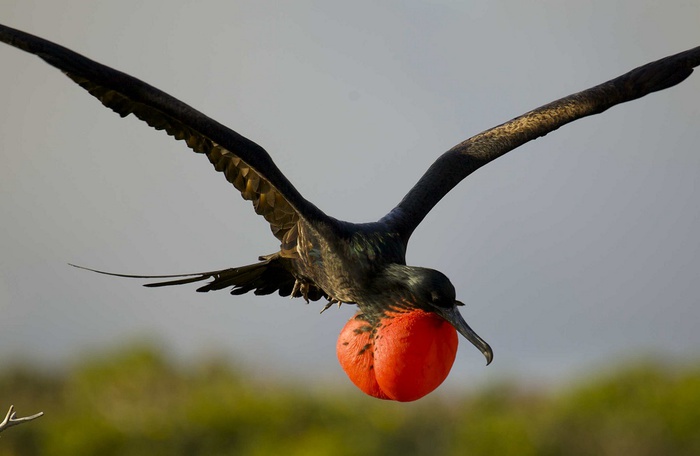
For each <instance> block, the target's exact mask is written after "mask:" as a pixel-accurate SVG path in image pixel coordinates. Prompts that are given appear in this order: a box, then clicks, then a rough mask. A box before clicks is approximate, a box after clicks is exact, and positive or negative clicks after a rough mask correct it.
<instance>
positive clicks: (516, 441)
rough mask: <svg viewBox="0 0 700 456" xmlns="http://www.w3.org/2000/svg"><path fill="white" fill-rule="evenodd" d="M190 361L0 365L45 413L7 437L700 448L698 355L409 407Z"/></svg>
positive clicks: (147, 351)
mask: <svg viewBox="0 0 700 456" xmlns="http://www.w3.org/2000/svg"><path fill="white" fill-rule="evenodd" d="M315 386H316V385H313V384H309V385H300V384H284V383H275V382H274V381H272V380H264V381H263V380H260V379H255V378H253V377H251V376H248V375H246V374H245V372H244V371H241V370H240V369H237V368H236V367H235V366H234V365H233V364H231V363H230V362H227V361H223V360H221V359H218V360H217V359H209V360H206V361H202V362H201V363H199V364H197V365H187V366H182V365H179V364H177V363H173V362H170V361H169V360H168V358H167V357H166V356H164V355H163V354H162V353H161V352H160V351H159V350H157V349H154V348H153V347H151V346H148V345H139V346H131V347H128V348H125V349H122V350H119V351H116V352H108V353H103V354H102V356H93V357H88V358H87V359H86V360H84V361H82V362H81V363H79V364H77V365H75V366H72V367H70V368H69V369H67V370H65V371H63V372H46V371H43V370H41V369H38V368H35V367H31V366H22V365H15V366H3V368H2V369H1V370H0V408H2V410H3V412H2V413H4V410H5V409H6V408H7V407H9V405H10V404H11V403H13V404H14V405H15V406H16V407H17V410H18V412H19V414H20V415H22V414H29V413H35V412H37V411H40V410H41V411H44V412H45V416H44V417H42V418H39V419H38V420H37V421H34V422H31V423H27V424H23V425H21V426H17V427H14V428H12V429H10V430H8V431H6V432H4V433H2V434H0V454H2V455H8V456H14V455H22V456H28V455H29V456H31V455H63V454H66V455H100V456H108V455H153V454H167V455H229V454H235V455H271V454H275V455H279V454H283V455H305V456H313V455H340V456H342V455H401V456H405V455H410V454H431V455H465V454H469V455H511V454H512V455H519V456H528V455H548V456H549V455H551V456H555V455H574V456H575V455H594V454H595V455H625V456H635V455H659V454H668V455H698V454H700V363H697V364H695V365H692V366H685V367H682V368H680V367H670V366H666V365H661V364H654V363H642V364H638V365H635V366H632V367H627V368H624V369H621V370H619V371H617V372H614V373H611V374H609V375H606V376H604V377H602V378H598V379H597V380H591V381H589V382H588V383H586V384H582V385H575V386H571V387H570V388H568V389H565V390H560V391H556V392H552V391H547V390H544V391H523V390H522V389H521V388H518V387H517V385H515V384H513V385H509V384H499V385H496V386H492V387H487V388H486V389H483V390H481V391H479V392H475V393H471V394H468V395H463V396H457V397H454V396H453V397H447V396H445V395H435V394H433V395H431V396H428V397H427V398H425V399H422V400H420V401H418V402H416V403H412V404H398V403H390V402H385V401H379V400H376V399H372V398H369V397H365V396H364V395H362V394H361V393H360V392H358V391H353V392H352V393H348V390H342V391H341V390H338V391H332V390H328V389H327V388H326V389H321V390H319V389H318V388H316V387H315Z"/></svg>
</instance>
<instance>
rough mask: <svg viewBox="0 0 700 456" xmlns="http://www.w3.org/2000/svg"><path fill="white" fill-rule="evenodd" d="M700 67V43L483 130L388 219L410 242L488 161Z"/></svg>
mask: <svg viewBox="0 0 700 456" xmlns="http://www.w3.org/2000/svg"><path fill="white" fill-rule="evenodd" d="M698 65H700V47H696V48H693V49H690V50H688V51H685V52H681V53H679V54H675V55H672V56H669V57H666V58H663V59H661V60H657V61H656V62H652V63H649V64H646V65H644V66H641V67H639V68H636V69H634V70H632V71H630V72H629V73H626V74H623V75H622V76H619V77H617V78H615V79H612V80H610V81H608V82H604V83H602V84H600V85H597V86H595V87H592V88H590V89H587V90H584V91H582V92H578V93H574V94H572V95H569V96H567V97H564V98H561V99H559V100H556V101H553V102H551V103H549V104H546V105H544V106H541V107H539V108H537V109H534V110H532V111H530V112H528V113H525V114H523V115H522V116H520V117H516V118H515V119H512V120H510V121H508V122H506V123H504V124H501V125H498V126H496V127H493V128H491V129H489V130H486V131H484V132H482V133H479V134H478V135H476V136H473V137H471V138H469V139H467V140H466V141H464V142H462V143H460V144H457V145H456V146H454V147H453V148H452V149H450V150H449V151H447V152H445V153H444V154H443V155H441V156H440V157H439V158H438V159H437V160H436V161H435V163H433V164H432V165H431V166H430V168H429V169H428V170H427V171H426V172H425V174H424V175H423V177H421V178H420V180H419V181H418V183H417V184H416V185H415V186H413V188H412V189H411V190H410V191H409V192H408V193H407V194H406V196H405V197H404V198H403V200H401V202H400V203H399V204H398V205H397V206H396V207H395V208H394V209H392V211H391V212H389V214H387V215H386V216H385V217H384V219H383V221H384V222H386V223H387V224H388V225H389V227H390V228H391V229H392V230H393V231H394V232H397V233H398V234H399V235H400V236H401V238H402V239H403V240H404V242H406V243H407V242H408V238H409V237H410V236H411V233H412V232H413V230H415V228H416V227H417V226H418V224H419V223H420V222H421V221H422V220H423V218H424V217H425V216H426V215H427V214H428V212H430V210H431V209H432V208H433V207H434V206H435V205H436V204H437V203H438V202H439V201H440V200H441V199H442V197H444V196H445V195H446V194H447V193H448V192H449V191H450V190H452V188H454V187H455V185H457V184H458V183H459V182H460V181H461V180H462V179H464V178H465V177H467V176H468V175H470V174H471V173H473V172H474V171H476V170H477V169H479V168H481V167H482V166H484V165H485V164H487V163H489V162H491V161H493V160H495V159H497V158H498V157H501V156H503V155H505V154H506V153H507V152H510V151H511V150H513V149H515V148H517V147H519V146H521V145H523V144H525V143H526V142H528V141H531V140H533V139H536V138H539V137H540V136H544V135H546V134H547V133H550V132H552V131H554V130H556V129H557V128H559V127H561V126H562V125H566V124H567V123H569V122H573V121H574V120H576V119H580V118H582V117H586V116H590V115H593V114H600V113H601V112H603V111H605V110H607V109H609V108H611V107H613V106H615V105H617V104H620V103H625V102H627V101H632V100H635V99H637V98H641V97H643V96H645V95H648V94H650V93H652V92H656V91H659V90H664V89H667V88H669V87H672V86H674V85H676V84H678V83H680V82H682V81H683V80H684V79H685V78H687V77H688V76H690V74H691V73H692V72H693V68H694V67H696V66H698Z"/></svg>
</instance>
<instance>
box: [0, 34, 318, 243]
mask: <svg viewBox="0 0 700 456" xmlns="http://www.w3.org/2000/svg"><path fill="white" fill-rule="evenodd" d="M0 41H3V42H5V43H7V44H9V45H12V46H14V47H16V48H19V49H22V50H24V51H26V52H29V53H32V54H35V55H36V56H38V57H40V58H41V59H43V60H44V61H46V62H47V63H49V64H50V65H52V66H54V67H56V68H58V69H59V70H61V71H63V72H64V73H65V74H66V75H67V76H68V77H69V78H71V79H72V80H73V81H75V82H76V83H78V84H79V85H80V86H81V87H82V88H84V89H85V90H87V91H88V92H90V94H91V95H93V96H94V97H96V98H97V99H99V100H100V101H101V102H102V104H104V105H105V106H107V107H108V108H110V109H112V110H113V111H115V112H117V113H118V114H119V115H120V116H122V117H126V116H127V115H129V114H134V115H135V116H136V117H138V118H139V119H141V120H143V121H145V122H146V123H147V124H148V125H150V126H151V127H153V128H155V129H157V130H165V131H166V132H167V133H168V134H169V135H170V136H173V137H174V138H175V139H179V140H184V141H185V142H186V143H187V145H188V146H189V147H190V148H191V149H192V150H194V151H195V152H199V153H203V154H205V155H206V156H207V157H208V158H209V161H210V162H211V163H212V164H213V165H214V167H215V168H216V170H217V171H220V172H223V173H224V175H225V176H226V179H227V180H228V181H229V182H231V183H232V184H233V185H234V187H236V189H238V190H239V191H240V192H241V195H242V196H243V198H245V199H246V200H250V201H251V202H252V203H253V207H254V208H255V212H257V213H258V214H260V215H262V216H263V217H265V219H266V220H267V221H268V222H269V224H270V228H271V229H272V232H273V234H274V235H275V236H276V237H277V238H278V239H280V240H283V238H284V235H285V234H286V233H287V232H288V231H289V230H290V229H291V228H292V227H293V226H294V225H295V224H296V222H297V221H298V219H299V217H303V218H305V219H307V220H318V219H327V217H326V216H325V214H323V212H321V211H320V210H319V209H318V208H316V206H314V205H313V204H311V203H309V202H308V201H306V200H305V199H304V198H303V197H302V196H301V195H300V194H299V192H298V191H297V190H296V189H295V188H294V186H292V184H291V183H290V182H289V181H288V180H287V178H286V177H285V176H284V175H283V174H282V172H281V171H280V170H279V169H278V168H277V166H276V165H275V164H274V163H273V161H272V159H271V158H270V156H269V155H268V153H267V152H266V151H265V150H264V149H263V148H262V147H260V146H259V145H257V144H255V143H254V142H252V141H250V140H249V139H247V138H244V137H243V136H241V135H239V134H238V133H236V132H235V131H233V130H231V129H229V128H227V127H225V126H224V125H221V124H220V123H218V122H216V121H215V120H213V119H210V118H209V117H207V116H205V115H204V114H202V113H201V112H199V111H197V110H195V109H193V108H192V107H190V106H188V105H186V104H185V103H183V102H181V101H179V100H177V99H175V98H174V97H172V96H170V95H168V94H167V93H165V92H163V91H161V90H159V89H157V88H155V87H153V86H150V85H148V84H146V83H145V82H143V81H140V80H138V79H136V78H134V77H132V76H129V75H128V74H125V73H122V72H120V71H117V70H114V69H112V68H109V67H107V66H105V65H102V64H100V63H97V62H95V61H93V60H90V59H88V58H86V57H83V56H82V55H80V54H77V53H75V52H73V51H71V50H70V49H67V48H64V47H62V46H59V45H57V44H54V43H52V42H50V41H47V40H44V39H42V38H39V37H36V36H33V35H30V34H28V33H25V32H22V31H20V30H15V29H12V28H10V27H6V26H3V25H0Z"/></svg>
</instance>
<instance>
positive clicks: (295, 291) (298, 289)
mask: <svg viewBox="0 0 700 456" xmlns="http://www.w3.org/2000/svg"><path fill="white" fill-rule="evenodd" d="M299 296H301V297H302V298H304V301H306V303H307V304H308V303H309V284H308V283H306V282H302V281H300V280H299V279H297V280H295V281H294V287H293V288H292V294H291V295H289V297H290V298H297V297H299Z"/></svg>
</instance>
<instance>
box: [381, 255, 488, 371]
mask: <svg viewBox="0 0 700 456" xmlns="http://www.w3.org/2000/svg"><path fill="white" fill-rule="evenodd" d="M399 271H401V272H398V275H399V276H401V275H403V276H404V277H405V279H404V282H403V283H404V284H405V285H406V287H407V289H408V292H409V293H410V296H411V299H410V300H409V301H408V303H409V305H413V306H415V307H416V308H419V309H422V310H424V311H426V312H433V313H435V314H437V315H439V316H441V317H442V318H444V319H445V320H447V322H448V323H450V324H451V325H452V326H453V327H454V328H455V329H456V330H457V331H458V332H459V333H460V334H461V335H463V336H464V337H465V338H466V339H467V340H468V341H469V342H471V343H472V344H473V345H474V346H475V347H476V348H477V349H478V350H479V351H480V352H481V353H482V354H483V355H484V357H485V358H486V365H489V364H491V361H493V350H492V349H491V347H490V346H489V344H488V343H486V341H485V340H484V339H482V338H481V337H479V335H478V334H477V333H475V332H474V330H473V329H472V328H471V327H470V326H469V325H468V324H467V322H466V321H465V320H464V318H463V317H462V314H461V313H460V312H459V307H463V306H464V304H463V303H462V302H460V301H458V300H457V296H456V292H455V287H454V285H452V282H450V279H448V278H447V276H446V275H445V274H443V273H442V272H440V271H436V270H434V269H428V268H421V267H415V266H403V267H401V268H400V269H399ZM393 274H397V272H393Z"/></svg>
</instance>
